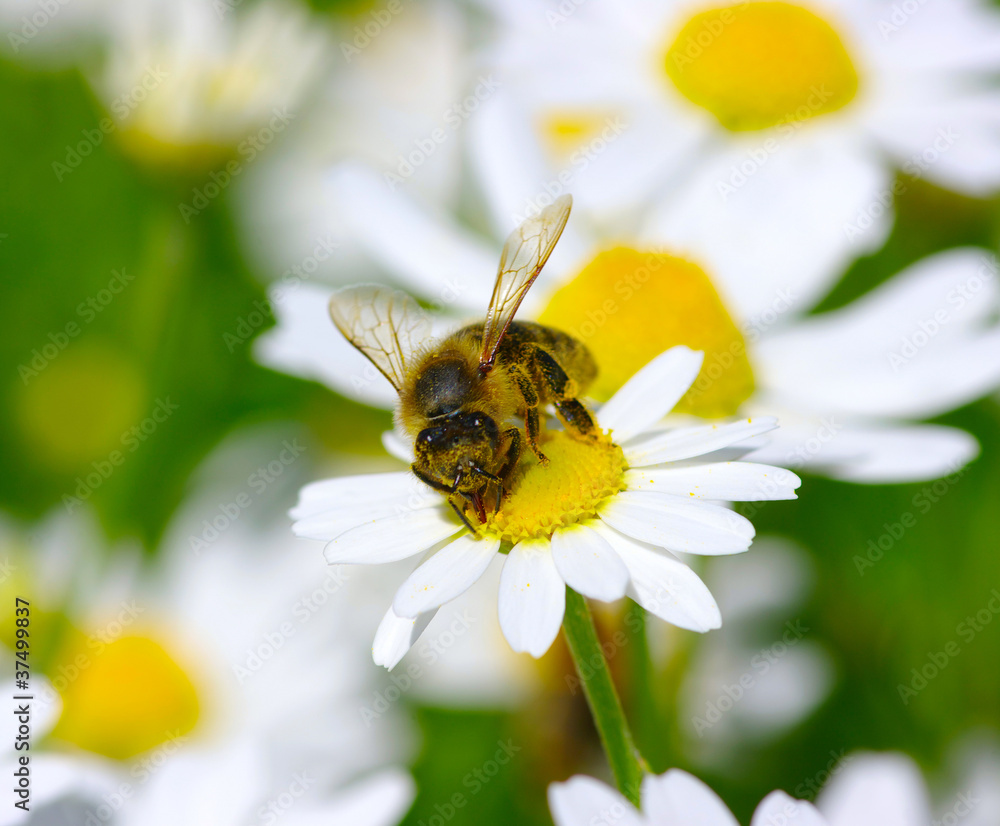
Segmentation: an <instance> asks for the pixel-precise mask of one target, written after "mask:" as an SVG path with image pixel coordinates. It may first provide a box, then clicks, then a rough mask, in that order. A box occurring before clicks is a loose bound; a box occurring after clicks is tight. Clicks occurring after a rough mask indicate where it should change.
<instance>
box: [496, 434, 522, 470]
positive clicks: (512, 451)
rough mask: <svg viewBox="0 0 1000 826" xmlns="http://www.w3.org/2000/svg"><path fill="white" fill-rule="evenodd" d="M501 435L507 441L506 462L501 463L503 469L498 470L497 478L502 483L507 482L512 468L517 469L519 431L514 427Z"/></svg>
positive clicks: (519, 443)
mask: <svg viewBox="0 0 1000 826" xmlns="http://www.w3.org/2000/svg"><path fill="white" fill-rule="evenodd" d="M503 435H504V436H506V437H507V439H508V440H509V441H508V442H507V461H505V462H504V463H503V467H502V468H500V472H499V473H498V474H497V476H499V477H500V478H501V479H502V480H503V481H507V477H508V476H510V474H511V473H513V471H514V468H516V467H517V463H518V460H519V459H520V458H521V431H520V430H518V429H517V428H516V427H511V428H508V429H507V430H505V431H504V432H503Z"/></svg>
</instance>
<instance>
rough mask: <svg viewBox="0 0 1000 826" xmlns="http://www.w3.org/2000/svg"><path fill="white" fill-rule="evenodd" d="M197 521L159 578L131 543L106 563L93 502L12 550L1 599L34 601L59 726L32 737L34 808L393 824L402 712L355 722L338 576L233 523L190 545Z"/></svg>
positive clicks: (355, 697) (150, 818)
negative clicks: (203, 545) (11, 571)
mask: <svg viewBox="0 0 1000 826" xmlns="http://www.w3.org/2000/svg"><path fill="white" fill-rule="evenodd" d="M213 501H215V500H213ZM214 515H215V516H217V515H218V511H216V512H215V514H214ZM209 518H210V519H211V518H212V515H209ZM187 519H190V521H187ZM201 525H202V523H201V521H200V519H199V518H196V517H195V516H194V515H193V514H188V517H187V518H185V519H181V520H180V521H178V522H177V523H175V524H174V526H173V530H174V531H175V533H174V534H173V536H172V537H171V538H170V539H169V540H168V547H167V548H166V550H165V552H164V557H163V560H164V564H163V568H161V569H160V570H158V571H157V572H156V573H157V575H156V576H155V577H151V576H148V572H146V571H144V570H142V568H141V566H140V565H139V564H138V563H139V555H138V554H134V555H132V554H129V553H127V549H116V550H117V552H116V553H115V554H114V555H113V556H111V557H109V558H108V561H107V562H101V561H99V560H98V559H97V552H98V548H99V542H98V540H96V538H95V531H94V530H93V526H92V525H91V524H90V522H89V520H88V519H85V518H83V513H79V514H76V515H74V516H72V517H66V516H62V517H59V518H54V519H52V520H50V521H49V522H48V523H47V524H45V525H44V526H43V527H42V530H41V531H40V532H39V534H38V535H37V537H35V538H34V539H33V541H29V544H30V545H31V546H32V547H31V554H26V553H20V552H17V553H12V556H11V559H12V560H13V562H14V565H15V576H14V577H12V578H10V580H9V581H8V582H6V583H4V585H3V588H4V590H3V593H4V594H7V593H8V590H7V589H8V588H9V589H10V590H11V591H12V592H14V593H18V594H28V595H29V596H30V599H31V602H32V622H33V625H32V628H33V630H34V631H35V632H36V633H35V635H34V637H33V639H34V640H35V642H34V644H33V649H32V653H33V654H36V656H37V661H38V664H39V665H40V666H42V667H43V668H44V669H45V671H46V673H47V676H48V680H47V681H46V680H44V679H43V678H42V677H41V674H37V675H34V674H33V676H32V678H31V680H32V688H33V689H34V692H33V693H34V696H35V700H34V701H33V708H32V712H33V714H34V715H37V717H36V719H37V720H38V722H39V723H41V722H42V720H43V718H45V717H48V718H49V720H50V723H49V724H48V726H46V728H41V727H39V729H38V730H37V731H36V732H35V735H36V737H35V739H34V740H33V742H32V746H31V747H32V755H33V756H32V768H33V774H32V777H33V790H34V792H35V793H36V794H35V795H33V797H34V800H33V802H35V803H37V804H39V806H41V805H43V803H44V805H45V806H46V807H48V810H50V811H52V812H55V811H57V810H64V811H71V810H72V811H73V812H75V813H76V814H75V815H74V816H73V817H67V822H70V821H72V822H79V823H83V822H90V820H89V819H88V818H90V819H96V820H95V822H106V821H108V820H110V819H111V818H112V816H113V818H114V820H113V822H114V823H116V824H120V826H127V825H128V824H132V823H135V824H143V826H149V824H159V823H163V824H176V823H193V824H198V823H211V824H213V826H215V825H216V824H233V826H237V824H243V823H246V822H249V821H251V820H255V819H265V818H273V819H275V820H277V819H278V818H279V817H280V818H281V819H282V822H284V823H288V824H290V826H294V824H303V826H304V825H305V824H309V823H315V822H320V821H322V822H330V821H337V820H338V818H339V817H342V818H344V820H343V822H351V823H360V824H370V826H390V824H393V823H396V822H398V820H399V818H400V817H401V816H402V814H403V813H404V812H405V811H406V809H407V808H408V806H409V805H410V802H411V800H412V796H413V788H412V781H411V780H410V778H409V776H408V775H407V774H406V773H405V772H404V771H401V770H398V769H392V768H384V765H385V762H387V761H388V760H389V759H390V758H392V757H396V756H399V755H398V754H397V752H398V750H399V749H400V747H401V745H402V743H403V741H405V739H406V738H405V735H406V732H405V729H403V728H402V726H401V725H399V724H398V722H399V721H398V720H397V719H396V718H395V716H394V715H393V714H391V713H390V714H387V715H383V716H382V717H381V718H380V720H379V723H378V725H377V726H366V725H365V724H364V722H363V721H362V720H361V719H359V716H358V713H357V709H358V707H359V705H360V704H361V702H362V701H363V699H365V698H366V697H367V696H369V685H368V683H367V681H366V680H365V678H364V675H365V673H366V672H365V669H363V668H360V667H359V665H360V664H361V663H363V662H364V658H365V648H367V646H366V645H364V643H363V642H361V640H359V639H357V638H351V637H349V636H345V635H344V633H343V632H344V629H346V628H347V627H348V626H345V625H344V624H343V623H342V622H336V618H335V617H333V616H332V615H331V613H332V612H334V611H340V610H343V609H342V607H335V606H343V605H344V604H345V603H344V601H343V600H335V599H332V594H333V593H334V592H336V591H338V590H341V588H342V586H343V577H341V576H338V575H336V572H335V571H334V572H330V573H329V574H328V575H327V577H326V578H325V579H324V566H322V564H321V563H320V568H319V569H317V567H316V565H315V564H313V562H312V561H311V560H310V559H309V558H307V557H308V556H309V555H303V554H301V553H299V554H296V553H295V552H294V550H293V551H292V552H291V553H287V552H281V551H280V550H279V549H280V548H281V545H282V542H284V544H285V546H286V549H287V545H288V540H287V539H285V540H282V538H281V537H276V536H273V535H268V532H265V535H264V536H258V537H254V536H251V533H250V531H248V530H247V529H245V528H244V527H243V526H242V525H239V524H235V525H231V526H230V527H229V528H228V529H225V530H224V531H223V532H222V534H221V535H220V536H219V538H218V539H217V540H216V541H215V542H213V544H212V545H211V546H210V547H209V549H207V550H205V551H204V552H203V553H201V554H196V553H194V552H192V550H191V547H190V543H189V535H195V534H196V533H197V532H198V531H200V530H201ZM9 535H10V536H11V537H13V538H14V542H17V544H24V543H23V540H20V539H19V538H18V534H17V533H15V532H9ZM16 548H17V545H15V549H16ZM341 596H347V595H345V594H342V595H341ZM13 602H14V601H13V597H11V598H10V599H9V600H6V601H5V604H7V603H9V604H10V605H13ZM331 620H333V621H332V622H331ZM9 625H10V626H11V627H12V625H13V623H9ZM357 643H361V644H360V645H358V644H357ZM36 678H37V682H36ZM43 735H45V736H44V738H43ZM5 758H7V759H10V758H9V757H8V756H6V755H5ZM292 802H294V803H295V806H294V809H292V808H291V803H292ZM323 818H325V821H323Z"/></svg>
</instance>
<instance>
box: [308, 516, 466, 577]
mask: <svg viewBox="0 0 1000 826" xmlns="http://www.w3.org/2000/svg"><path fill="white" fill-rule="evenodd" d="M461 530H464V528H463V526H462V525H459V524H458V523H457V522H456V521H454V520H453V519H451V518H450V515H449V514H448V513H447V511H446V510H445V508H444V507H443V506H441V507H436V508H422V509H420V510H414V511H408V512H405V513H399V514H396V515H393V516H389V517H385V518H383V519H373V520H371V521H370V522H367V523H366V524H364V525H360V526H358V527H356V528H352V529H351V530H349V531H347V532H346V533H342V534H341V535H340V536H338V537H336V538H335V539H333V540H331V541H330V542H329V543H328V544H327V546H326V548H325V549H324V551H323V555H324V556H325V557H326V561H327V562H329V563H330V564H331V565H336V564H338V563H345V562H346V563H352V564H355V565H376V564H379V563H382V562H395V561H396V560H399V559H406V557H408V556H413V555H414V554H418V553H420V552H421V551H426V550H427V549H428V548H429V547H431V546H432V545H434V544H435V543H436V542H440V541H441V540H442V539H447V538H448V537H449V536H454V535H455V534H456V533H458V532H459V531H461Z"/></svg>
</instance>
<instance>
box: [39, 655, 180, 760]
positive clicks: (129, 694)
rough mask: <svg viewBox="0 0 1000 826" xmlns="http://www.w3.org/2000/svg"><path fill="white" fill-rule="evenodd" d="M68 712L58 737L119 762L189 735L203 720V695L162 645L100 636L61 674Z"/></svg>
mask: <svg viewBox="0 0 1000 826" xmlns="http://www.w3.org/2000/svg"><path fill="white" fill-rule="evenodd" d="M53 674H54V676H53V684H54V685H55V687H56V688H57V689H58V690H59V691H60V693H61V694H62V700H63V711H62V716H61V717H60V718H59V722H58V723H57V724H56V727H55V729H54V730H53V736H54V737H58V738H60V739H62V740H66V741H68V742H70V743H74V744H76V745H77V746H79V747H80V748H83V749H87V750H88V751H92V752H96V753H97V754H103V755H105V756H106V757H111V758H114V759H118V760H127V759H129V758H131V757H135V756H136V755H138V754H141V753H142V752H145V751H149V750H150V749H152V748H155V747H156V746H158V745H160V744H161V743H166V742H168V741H170V740H171V739H173V738H176V737H179V736H183V735H184V734H187V733H188V732H189V731H191V729H192V728H194V726H195V723H196V722H197V721H198V712H199V705H198V695H197V693H196V691H195V688H194V685H192V683H191V681H190V679H189V678H188V676H187V674H186V673H185V672H184V670H183V669H182V668H181V667H180V666H179V665H178V664H177V663H176V662H175V661H174V659H173V658H172V657H171V656H170V654H168V653H167V651H166V650H164V648H163V647H162V646H161V645H160V644H159V643H157V642H154V641H153V640H151V639H148V638H146V637H138V636H133V637H121V638H119V639H116V640H114V641H113V642H111V643H108V644H104V643H102V642H100V641H99V640H98V639H96V638H92V639H91V640H90V641H88V643H87V644H85V645H79V646H77V647H76V648H74V649H69V650H68V653H67V654H66V655H64V656H63V657H61V658H60V664H59V666H58V667H57V668H56V669H55V670H54V671H53Z"/></svg>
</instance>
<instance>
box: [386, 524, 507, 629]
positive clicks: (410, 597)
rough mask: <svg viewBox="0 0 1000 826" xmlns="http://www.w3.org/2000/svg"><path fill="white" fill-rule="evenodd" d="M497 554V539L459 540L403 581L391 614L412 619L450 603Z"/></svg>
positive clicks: (472, 537) (482, 571)
mask: <svg viewBox="0 0 1000 826" xmlns="http://www.w3.org/2000/svg"><path fill="white" fill-rule="evenodd" d="M498 550H500V540H499V539H478V538H477V537H475V536H472V535H471V534H466V535H465V536H460V537H459V538H458V539H456V540H455V541H454V542H452V543H451V544H449V545H446V546H445V547H443V548H442V549H441V550H440V551H438V552H437V553H436V554H434V556H432V557H431V558H430V559H428V560H427V561H426V562H425V563H423V564H422V565H420V566H419V567H418V568H417V569H416V570H415V571H414V572H413V573H412V574H410V576H409V577H407V579H406V581H405V582H404V583H403V584H402V585H401V586H400V587H399V590H398V591H397V592H396V597H395V599H394V600H393V601H392V610H393V611H394V612H395V613H396V614H397V615H398V616H400V617H416V616H418V615H419V614H423V613H425V612H426V611H429V610H431V609H432V608H437V607H438V606H440V605H444V604H445V603H446V602H449V601H450V600H453V599H454V598H455V597H457V596H458V595H459V594H462V593H464V592H465V590H466V589H467V588H469V587H470V586H471V585H472V584H473V583H474V582H475V581H476V580H477V579H479V577H481V576H482V575H483V573H484V572H485V571H486V569H487V568H488V567H489V564H490V562H491V561H492V560H493V557H494V556H496V553H497V551H498Z"/></svg>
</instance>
